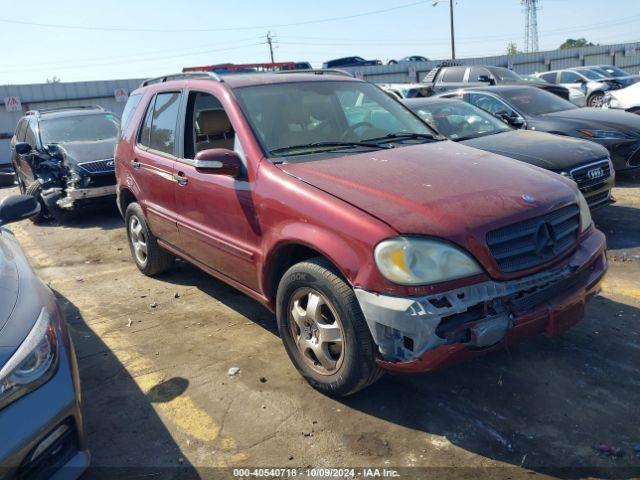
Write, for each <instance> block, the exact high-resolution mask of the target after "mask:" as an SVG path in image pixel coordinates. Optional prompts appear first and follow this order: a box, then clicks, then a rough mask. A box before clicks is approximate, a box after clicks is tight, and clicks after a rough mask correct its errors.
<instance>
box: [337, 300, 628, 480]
mask: <svg viewBox="0 0 640 480" xmlns="http://www.w3.org/2000/svg"><path fill="white" fill-rule="evenodd" d="M587 310H588V315H587V319H586V320H585V321H584V322H583V323H581V324H579V325H578V326H576V327H575V328H574V329H573V330H571V331H569V332H567V333H566V334H565V335H564V336H561V337H557V338H553V339H549V338H545V337H539V338H536V339H532V340H530V341H529V342H528V343H523V344H521V345H519V346H518V347H517V348H516V349H513V350H512V351H511V352H507V351H503V352H501V353H496V354H494V355H490V356H487V357H484V358H481V359H478V360H476V361H474V362H470V363H467V364H464V365H460V366H457V367H454V368H450V369H448V370H444V371H442V372H439V373H435V374H430V375H423V376H414V377H402V376H391V375H387V376H386V377H385V378H383V379H382V381H380V382H379V383H377V384H376V385H374V386H372V387H370V388H369V389H367V390H365V391H363V392H361V393H359V394H357V395H356V396H354V397H351V398H348V399H346V400H344V403H345V404H346V405H348V406H349V407H351V408H355V409H358V410H361V411H363V412H365V413H367V414H369V415H373V416H375V417H378V418H381V419H383V420H386V421H388V422H392V423H395V424H397V425H402V426H404V427H407V428H410V429H414V430H420V431H423V432H426V433H430V434H436V435H441V436H444V437H446V438H447V440H448V441H449V442H451V443H452V444H454V445H456V446H458V447H460V448H463V449H464V450H467V451H469V452H473V453H475V454H478V455H482V456H483V457H486V458H491V459H493V460H498V461H500V462H504V463H506V464H510V465H513V466H522V467H524V468H526V469H528V470H533V471H537V472H539V473H545V474H550V475H554V476H559V477H563V478H583V477H596V478H598V477H599V478H628V477H630V476H633V475H638V474H640V459H639V458H637V457H636V456H635V455H634V450H633V446H634V445H636V444H638V443H640V431H638V425H640V409H639V408H638V405H640V375H639V374H638V368H637V366H638V364H640V354H639V351H638V344H639V342H638V334H637V322H638V321H639V320H640V309H638V308H635V307H631V306H629V305H625V304H621V303H617V302H613V301H610V300H607V299H605V298H603V297H597V298H596V299H595V300H594V301H592V303H591V304H590V305H589V307H588V309H587ZM629 330H631V331H632V332H633V335H632V336H630V335H629V334H628V331H629ZM597 444H607V445H611V446H616V447H620V448H622V449H623V450H624V451H625V456H624V457H623V458H610V457H605V456H603V455H600V454H598V453H597V452H596V451H595V450H594V448H593V446H594V445H597Z"/></svg>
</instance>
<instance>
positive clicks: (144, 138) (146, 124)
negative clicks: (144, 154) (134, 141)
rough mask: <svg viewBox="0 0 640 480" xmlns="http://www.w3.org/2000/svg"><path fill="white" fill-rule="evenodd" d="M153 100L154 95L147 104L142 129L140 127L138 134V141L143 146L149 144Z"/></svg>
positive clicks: (154, 99)
mask: <svg viewBox="0 0 640 480" xmlns="http://www.w3.org/2000/svg"><path fill="white" fill-rule="evenodd" d="M155 101H156V97H153V98H152V99H151V101H150V102H149V105H148V106H147V113H146V114H145V116H144V121H143V122H142V129H140V135H139V136H138V143H140V145H144V146H145V147H148V146H149V133H151V119H152V117H153V105H154V103H155Z"/></svg>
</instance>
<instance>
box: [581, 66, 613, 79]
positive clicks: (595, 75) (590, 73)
mask: <svg viewBox="0 0 640 480" xmlns="http://www.w3.org/2000/svg"><path fill="white" fill-rule="evenodd" d="M576 72H579V73H580V74H582V75H584V76H585V77H587V78H588V79H589V80H602V79H605V78H607V77H606V75H603V74H602V73H599V72H598V71H597V70H592V69H590V68H585V69H580V70H576Z"/></svg>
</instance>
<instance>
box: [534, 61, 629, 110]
mask: <svg viewBox="0 0 640 480" xmlns="http://www.w3.org/2000/svg"><path fill="white" fill-rule="evenodd" d="M535 76H536V77H538V78H541V79H542V80H544V81H546V82H549V83H554V84H556V85H562V86H563V87H565V88H568V89H569V92H570V98H571V101H572V103H574V104H575V105H578V106H579V107H584V106H587V107H602V104H603V102H604V96H605V92H607V91H609V90H616V89H618V88H621V87H622V85H620V83H619V82H618V81H616V80H615V79H612V78H608V77H606V76H605V75H603V74H602V73H599V72H598V71H596V70H594V69H593V68H590V67H578V68H567V69H564V70H552V71H550V72H539V73H536V74H535Z"/></svg>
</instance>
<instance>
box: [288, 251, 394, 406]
mask: <svg viewBox="0 0 640 480" xmlns="http://www.w3.org/2000/svg"><path fill="white" fill-rule="evenodd" d="M276 314H277V320H278V331H279V333H280V337H281V338H282V342H283V344H284V347H285V349H286V351H287V354H288V355H289V358H290V359H291V361H292V362H293V364H294V366H295V367H296V368H297V369H298V371H299V372H300V373H301V375H302V376H303V377H304V378H305V379H306V380H307V381H308V382H309V384H310V385H311V386H312V387H314V388H315V389H317V390H319V391H320V392H322V393H324V394H327V395H330V396H335V397H343V396H346V395H350V394H353V393H355V392H357V391H359V390H362V389H363V388H365V387H367V386H369V385H371V384H372V383H374V382H375V381H376V380H378V379H379V378H380V377H381V376H382V373H383V370H382V369H380V367H378V365H377V364H376V351H377V347H376V344H375V343H374V341H373V338H372V337H371V333H370V332H369V328H368V327H367V324H366V321H365V319H364V316H363V314H362V311H361V310H360V305H359V304H358V301H357V299H356V297H355V294H354V292H353V289H352V288H351V287H350V286H349V285H348V284H347V283H346V282H345V281H344V280H343V279H342V277H341V276H340V274H339V273H338V272H337V270H336V269H335V268H334V267H333V266H332V265H331V264H330V263H329V262H328V261H326V260H325V259H323V258H315V259H311V260H307V261H305V262H301V263H298V264H296V265H294V266H293V267H291V268H290V269H289V270H287V272H286V273H285V274H284V276H283V277H282V279H281V280H280V284H279V286H278V294H277V299H276Z"/></svg>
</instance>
